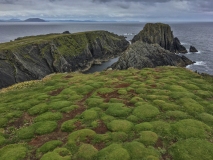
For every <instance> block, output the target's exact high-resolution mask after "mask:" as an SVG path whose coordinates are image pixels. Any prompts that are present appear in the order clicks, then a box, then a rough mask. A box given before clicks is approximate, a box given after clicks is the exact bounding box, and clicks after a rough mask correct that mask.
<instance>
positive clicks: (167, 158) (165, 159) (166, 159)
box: [162, 153, 173, 160]
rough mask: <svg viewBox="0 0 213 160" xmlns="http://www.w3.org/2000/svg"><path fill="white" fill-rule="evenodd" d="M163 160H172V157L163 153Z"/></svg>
mask: <svg viewBox="0 0 213 160" xmlns="http://www.w3.org/2000/svg"><path fill="white" fill-rule="evenodd" d="M162 159H163V160H173V158H172V156H171V155H169V153H165V154H163V155H162Z"/></svg>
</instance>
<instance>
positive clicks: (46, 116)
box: [34, 112, 62, 122]
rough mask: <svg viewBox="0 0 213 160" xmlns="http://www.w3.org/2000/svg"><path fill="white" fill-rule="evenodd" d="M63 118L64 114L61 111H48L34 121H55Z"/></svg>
mask: <svg viewBox="0 0 213 160" xmlns="http://www.w3.org/2000/svg"><path fill="white" fill-rule="evenodd" d="M61 118H62V114H61V113H60V112H54V113H53V112H46V113H43V114H41V115H39V116H37V117H36V118H35V119H34V121H35V122H39V121H48V120H49V121H54V120H60V119H61Z"/></svg>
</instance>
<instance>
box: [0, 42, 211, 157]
mask: <svg viewBox="0 0 213 160" xmlns="http://www.w3.org/2000/svg"><path fill="white" fill-rule="evenodd" d="M109 43H110V42H109ZM212 82H213V79H212V78H211V77H202V76H201V75H198V74H196V73H193V72H191V71H188V70H187V69H184V68H177V67H158V68H152V69H148V68H146V69H143V70H136V69H129V70H124V71H103V72H100V73H94V74H81V73H64V74H52V75H49V76H47V77H45V78H44V79H43V80H42V81H38V82H36V83H35V82H34V81H33V82H28V83H26V82H25V83H20V84H19V85H18V87H17V86H12V87H10V88H6V89H3V90H1V91H0V101H1V104H0V117H1V118H0V147H1V149H0V159H3V160H4V159H5V160H7V159H9V160H10V159H17V160H18V159H20V160H21V159H31V158H32V157H34V158H35V159H41V160H49V159H53V160H54V159H57V160H68V159H69V160H70V159H73V160H77V159H88V160H90V159H91V160H92V159H109V160H110V159H112V160H116V159H117V160H118V159H119V160H120V159H124V160H125V159H126V160H130V159H131V160H138V159H144V160H160V159H174V160H182V159H183V160H184V159H195V160H196V159H199V160H200V159H206V160H212V159H213V155H212V153H213V151H212V148H213V146H212V142H213V138H212V137H213V105H212V104H213V99H212V98H213V95H212V93H213V86H212ZM188 84H189V85H188Z"/></svg>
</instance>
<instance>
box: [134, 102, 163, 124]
mask: <svg viewBox="0 0 213 160" xmlns="http://www.w3.org/2000/svg"><path fill="white" fill-rule="evenodd" d="M159 113H160V112H159V110H158V109H157V108H156V107H154V106H152V105H150V104H146V103H144V104H140V105H139V106H137V107H136V108H135V109H134V111H133V115H135V116H137V117H138V118H140V119H142V120H148V119H151V118H153V117H156V116H157V115H158V114H159Z"/></svg>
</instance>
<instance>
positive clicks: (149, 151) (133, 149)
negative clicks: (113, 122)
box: [124, 141, 159, 160]
mask: <svg viewBox="0 0 213 160" xmlns="http://www.w3.org/2000/svg"><path fill="white" fill-rule="evenodd" d="M124 148H125V149H126V150H128V152H129V154H130V159H131V160H138V159H149V157H150V156H151V157H152V158H153V159H159V153H158V152H157V151H156V150H155V149H154V148H152V147H148V148H146V147H145V146H144V145H143V144H141V143H139V142H136V141H132V142H128V143H125V144H124Z"/></svg>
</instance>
